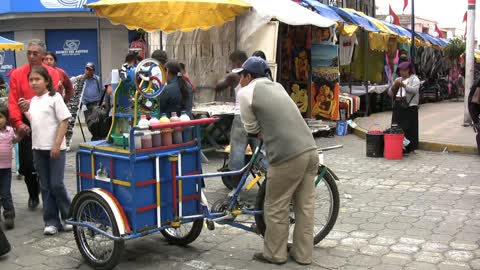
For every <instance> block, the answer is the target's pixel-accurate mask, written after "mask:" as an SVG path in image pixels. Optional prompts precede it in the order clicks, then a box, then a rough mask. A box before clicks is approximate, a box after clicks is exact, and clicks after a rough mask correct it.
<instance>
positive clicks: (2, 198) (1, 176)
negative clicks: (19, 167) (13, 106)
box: [0, 104, 17, 230]
mask: <svg viewBox="0 0 480 270" xmlns="http://www.w3.org/2000/svg"><path fill="white" fill-rule="evenodd" d="M8 119H9V115H8V108H7V106H5V105H4V104H1V105H0V202H1V204H0V206H2V207H3V217H4V219H5V227H6V229H7V230H9V229H13V227H14V219H15V209H14V207H13V200H12V193H11V191H10V189H11V185H12V149H13V145H14V144H15V143H17V138H16V136H15V132H13V128H12V127H10V126H8Z"/></svg>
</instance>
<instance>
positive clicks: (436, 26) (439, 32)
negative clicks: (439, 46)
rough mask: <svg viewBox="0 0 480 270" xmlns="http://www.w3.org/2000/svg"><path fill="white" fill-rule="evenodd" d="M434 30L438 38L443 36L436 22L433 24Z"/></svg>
mask: <svg viewBox="0 0 480 270" xmlns="http://www.w3.org/2000/svg"><path fill="white" fill-rule="evenodd" d="M435 32H437V33H438V37H439V38H443V34H442V30H440V28H438V25H437V24H435Z"/></svg>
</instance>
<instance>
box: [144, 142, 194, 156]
mask: <svg viewBox="0 0 480 270" xmlns="http://www.w3.org/2000/svg"><path fill="white" fill-rule="evenodd" d="M195 144H196V141H190V142H186V143H179V144H172V145H168V146H159V147H153V148H146V149H139V150H136V151H135V152H137V153H144V152H151V151H159V150H165V149H171V148H178V147H185V146H192V145H195Z"/></svg>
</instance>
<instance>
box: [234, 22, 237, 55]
mask: <svg viewBox="0 0 480 270" xmlns="http://www.w3.org/2000/svg"><path fill="white" fill-rule="evenodd" d="M234 23H235V26H234V28H235V29H234V31H235V33H234V42H235V44H234V47H235V50H238V33H237V31H238V20H237V17H235V22H234Z"/></svg>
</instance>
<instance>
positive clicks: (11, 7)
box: [0, 0, 98, 14]
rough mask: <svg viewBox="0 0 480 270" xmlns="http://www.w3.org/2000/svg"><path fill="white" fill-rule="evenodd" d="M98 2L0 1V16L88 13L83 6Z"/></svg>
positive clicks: (56, 0)
mask: <svg viewBox="0 0 480 270" xmlns="http://www.w3.org/2000/svg"><path fill="white" fill-rule="evenodd" d="M97 1H98V0H29V1H28V5H27V4H25V2H26V0H1V2H2V4H1V5H0V14H2V13H23V12H66V11H67V12H71V11H88V9H87V8H85V7H84V6H85V5H86V4H90V3H93V2H97Z"/></svg>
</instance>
